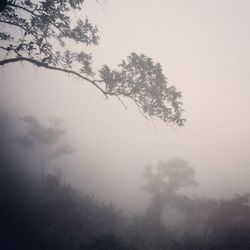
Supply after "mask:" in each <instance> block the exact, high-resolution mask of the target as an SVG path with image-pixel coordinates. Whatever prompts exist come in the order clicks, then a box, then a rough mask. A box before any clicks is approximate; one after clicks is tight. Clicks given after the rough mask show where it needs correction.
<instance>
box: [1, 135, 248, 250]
mask: <svg viewBox="0 0 250 250" xmlns="http://www.w3.org/2000/svg"><path fill="white" fill-rule="evenodd" d="M4 135H5V134H2V137H1V139H3V138H4ZM3 141H4V140H2V142H3ZM6 145H7V144H5V146H4V145H3V144H2V145H1V146H2V147H1V152H0V153H1V154H0V157H1V158H0V159H1V162H0V163H1V165H0V167H1V168H0V230H1V232H0V249H1V250H15V249H27V250H28V249H32V250H33V249H36V250H66V249H67V250H81V249H82V250H126V249H131V250H164V249H166V250H167V249H169V250H188V249H190V250H191V249H192V250H195V249H200V250H212V249H213V250H216V249H217V250H218V249H220V250H231V249H242V250H243V249H244V250H247V249H250V238H249V235H250V202H249V201H250V196H249V195H239V196H235V197H234V198H232V199H228V200H209V199H205V198H203V199H201V198H191V197H189V196H186V195H184V194H182V193H181V189H183V188H185V187H188V186H190V185H196V184H197V183H196V181H195V178H194V171H193V169H192V168H191V167H190V166H188V164H187V163H186V162H185V161H183V160H182V159H179V158H175V159H172V160H170V161H167V162H160V163H159V164H158V166H156V169H154V170H153V167H146V168H145V173H144V178H145V186H144V189H145V190H146V191H147V192H148V193H149V194H150V195H151V202H150V204H149V205H148V208H147V209H145V211H143V212H142V213H141V214H138V215H136V216H130V217H128V216H125V215H124V214H123V213H122V211H120V210H118V209H117V208H116V207H114V206H113V205H110V204H105V203H103V202H100V201H98V200H96V199H95V198H94V197H93V196H92V195H90V194H86V193H84V192H83V191H79V190H77V189H75V188H74V187H73V186H71V185H70V184H69V183H67V181H65V180H63V179H62V178H61V177H60V176H57V175H52V174H49V173H46V176H45V180H44V182H41V179H40V178H39V176H34V175H33V174H31V173H30V170H29V169H31V168H32V166H23V163H21V161H19V159H18V157H19V156H17V155H15V153H13V151H11V147H7V146H6ZM170 210H174V211H175V212H176V211H177V214H179V215H180V216H181V218H182V219H181V227H179V228H178V229H176V228H175V229H174V228H173V227H172V226H171V225H170V224H168V216H169V215H168V211H170Z"/></svg>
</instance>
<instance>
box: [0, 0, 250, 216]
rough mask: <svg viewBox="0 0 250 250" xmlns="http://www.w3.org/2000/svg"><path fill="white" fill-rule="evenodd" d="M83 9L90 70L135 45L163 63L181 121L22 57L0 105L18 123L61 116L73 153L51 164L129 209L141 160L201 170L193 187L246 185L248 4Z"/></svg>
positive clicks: (215, 192) (158, 1) (139, 193)
mask: <svg viewBox="0 0 250 250" xmlns="http://www.w3.org/2000/svg"><path fill="white" fill-rule="evenodd" d="M84 10H85V11H86V15H87V16H88V17H89V19H90V20H91V21H92V22H93V23H95V24H96V25H97V27H98V29H99V31H100V36H101V40H100V44H99V46H97V47H96V48H92V47H91V48H89V50H90V51H92V52H93V62H94V65H93V66H94V68H95V69H96V70H98V69H99V68H100V66H101V65H103V64H108V65H110V66H111V67H115V66H116V65H117V64H119V63H120V62H121V60H122V59H125V58H126V57H127V55H129V54H130V53H131V52H133V51H134V52H136V53H145V54H146V55H147V56H149V57H151V58H153V59H154V61H156V62H160V63H161V65H162V66H163V69H164V73H165V74H166V76H167V77H168V81H169V83H170V84H173V85H175V86H176V88H177V89H178V90H180V91H181V92H182V94H183V99H182V101H183V103H184V109H185V114H184V116H185V118H186V119H187V122H186V124H185V126H184V127H182V128H173V127H169V126H166V125H165V124H163V123H161V122H160V121H158V120H146V119H145V118H144V117H143V116H142V115H141V114H140V112H138V110H137V108H136V107H135V105H134V104H133V103H131V102H129V101H128V100H124V102H125V104H126V106H127V107H128V108H127V109H124V107H123V105H122V104H121V103H120V102H119V100H117V99H115V98H110V99H109V100H106V99H105V97H103V96H102V95H101V94H100V93H99V92H98V91H97V90H96V89H95V88H93V87H92V86H90V85H89V84H88V83H87V82H84V81H82V80H79V79H76V78H75V77H72V76H67V75H65V74H63V73H58V72H53V71H48V70H43V69H38V68H35V67H33V66H32V65H29V64H26V63H23V64H13V65H7V66H5V67H2V68H1V69H0V71H1V73H0V74H1V81H0V88H1V91H0V105H1V107H2V109H3V110H7V111H8V112H10V113H11V114H12V115H13V117H15V122H16V126H22V123H21V122H20V121H19V120H18V117H22V116H25V115H33V116H36V117H37V118H38V119H39V120H41V121H42V122H44V123H46V122H47V121H48V120H50V119H54V118H57V117H61V118H62V119H63V120H64V121H65V122H64V126H65V127H66V128H67V130H68V133H67V140H68V141H69V142H70V143H71V145H72V146H73V147H74V149H75V152H74V153H73V154H72V155H71V156H68V157H65V158H64V159H63V160H61V161H60V160H58V161H57V163H54V164H56V165H58V166H57V167H58V169H59V165H60V168H61V169H62V170H63V172H64V175H65V176H66V178H68V179H69V180H71V182H72V184H74V185H76V186H77V187H80V188H84V189H85V190H87V191H88V192H90V193H93V194H94V195H96V196H97V197H98V198H101V199H104V200H108V201H112V202H114V203H115V204H116V205H117V206H118V207H121V208H123V209H124V210H125V211H129V212H133V213H134V212H138V211H140V209H141V208H145V206H146V205H147V202H148V199H149V197H148V195H147V194H145V192H144V191H143V190H142V188H141V187H142V185H143V180H142V178H141V177H142V172H143V169H144V166H145V165H147V164H157V162H158V161H159V160H168V159H169V158H172V157H175V156H179V157H182V158H183V159H185V160H186V161H187V162H188V163H189V164H190V165H191V166H193V168H194V169H195V170H196V175H197V180H198V182H199V186H198V187H197V188H195V189H194V191H192V193H198V194H201V195H204V196H207V197H215V198H222V197H228V196H232V195H233V194H235V193H247V192H249V190H250V184H249V168H250V160H249V148H250V136H249V127H250V113H249V106H250V98H249V93H250V84H249V80H250V71H249V63H250V61H249V60H250V48H249V46H250V29H249V23H250V2H249V1H244V0H241V1H235V0H234V1H233V0H231V1H229V0H227V1H226V0H220V1H215V0H213V1H204V0H203V1H200V0H199V1H198V0H190V1H169V0H168V1H164V0H155V1H152V0H148V1H142V0H137V1H132V0H126V1H124V0H116V1H115V0H109V1H107V2H105V3H103V4H102V5H99V4H98V3H97V2H95V1H92V2H90V1H89V2H87V3H86V8H85V9H84ZM83 15H85V13H84V14H83Z"/></svg>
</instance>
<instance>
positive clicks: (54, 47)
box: [0, 0, 185, 126]
mask: <svg viewBox="0 0 250 250" xmlns="http://www.w3.org/2000/svg"><path fill="white" fill-rule="evenodd" d="M84 4H85V1H84V0H71V1H67V0H60V1H57V0H40V1H35V0H34V1H33V0H25V1H22V0H18V1H16V0H2V1H1V6H0V24H1V31H0V41H1V44H0V50H1V51H2V53H0V65H7V64H9V63H15V62H29V63H32V64H33V65H35V66H38V67H42V68H45V69H50V70H54V71H60V72H64V73H68V74H71V75H74V76H76V77H78V78H80V79H82V80H84V81H86V82H88V83H90V84H91V85H93V86H94V87H96V88H97V89H98V90H99V91H100V92H101V93H102V94H104V95H105V96H106V97H107V98H108V97H109V96H115V97H117V98H119V100H120V97H125V98H129V99H131V100H132V101H133V102H134V103H135V104H136V106H137V107H138V109H139V111H140V112H141V113H142V114H143V115H145V116H147V117H157V118H160V119H161V120H162V121H164V122H165V123H166V124H173V125H177V126H182V125H183V124H184V121H185V119H183V117H182V113H183V109H182V103H181V102H180V98H181V93H180V92H179V91H177V90H176V88H175V87H174V86H172V85H169V84H168V82H167V78H166V76H165V75H164V74H163V70H162V67H161V65H160V64H159V63H154V62H153V60H152V59H151V58H149V57H147V56H146V55H144V54H141V55H138V54H136V53H131V54H130V55H129V56H128V57H127V60H123V61H122V63H121V64H120V65H118V69H116V70H111V69H110V68H109V67H108V66H107V65H104V66H103V67H102V68H101V69H100V71H99V77H97V76H96V73H95V72H94V71H93V68H92V66H91V63H92V55H91V53H87V52H86V46H92V45H98V42H99V35H98V30H97V27H96V26H94V25H93V24H92V23H91V22H90V21H89V20H88V19H87V18H86V19H84V20H83V19H77V17H76V14H77V13H78V14H79V15H82V12H81V11H82V9H83V7H84ZM70 43H71V44H73V46H70V47H69V46H67V44H70Z"/></svg>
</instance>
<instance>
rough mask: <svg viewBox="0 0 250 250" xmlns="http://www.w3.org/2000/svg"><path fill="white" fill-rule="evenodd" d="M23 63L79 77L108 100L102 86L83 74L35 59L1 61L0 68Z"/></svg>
mask: <svg viewBox="0 0 250 250" xmlns="http://www.w3.org/2000/svg"><path fill="white" fill-rule="evenodd" d="M21 61H26V62H29V63H32V64H34V65H36V66H37V67H42V68H46V69H51V70H56V71H61V72H64V73H68V74H71V75H75V76H77V77H79V78H81V79H83V80H85V81H87V82H90V83H91V84H93V85H94V86H95V87H96V88H98V89H99V90H100V91H101V93H102V94H103V95H104V96H105V97H106V98H108V94H107V93H106V92H105V91H104V90H103V89H102V88H101V87H100V86H98V85H97V84H96V82H95V81H94V80H91V79H89V78H87V77H85V76H82V75H81V74H79V73H78V72H76V71H73V70H68V69H64V68H58V67H55V66H50V65H48V64H46V63H42V62H40V61H38V60H36V59H34V58H28V57H15V58H9V59H5V60H2V61H0V66H2V65H5V64H8V63H15V62H21Z"/></svg>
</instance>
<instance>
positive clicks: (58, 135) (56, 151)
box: [11, 116, 73, 185]
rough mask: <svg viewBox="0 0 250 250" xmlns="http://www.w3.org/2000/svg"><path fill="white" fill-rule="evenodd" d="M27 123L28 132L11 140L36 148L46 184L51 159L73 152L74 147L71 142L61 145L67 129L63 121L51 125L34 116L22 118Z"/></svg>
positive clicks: (43, 182)
mask: <svg viewBox="0 0 250 250" xmlns="http://www.w3.org/2000/svg"><path fill="white" fill-rule="evenodd" d="M20 119H21V121H23V122H25V123H26V125H27V134H25V135H21V136H14V137H11V141H12V142H14V143H16V144H19V145H21V146H23V147H25V148H29V149H34V150H36V152H37V153H38V159H39V161H40V168H41V176H42V184H43V185H45V176H46V173H45V169H46V167H48V165H49V162H48V161H49V160H50V159H54V158H57V157H59V156H62V155H66V154H71V153H72V152H73V148H72V147H71V145H69V144H63V145H60V141H61V139H62V138H63V137H64V135H65V133H66V130H65V129H64V128H62V121H61V120H60V119H56V120H53V121H51V125H50V126H46V125H42V124H41V123H40V122H39V121H38V120H37V118H35V117H34V116H25V117H22V118H20Z"/></svg>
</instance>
